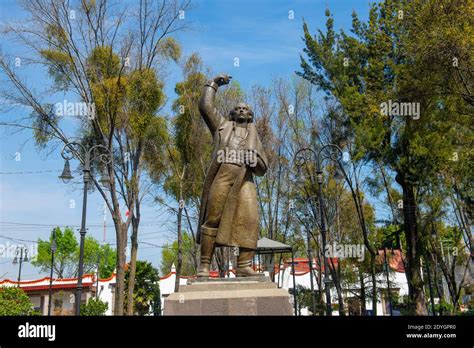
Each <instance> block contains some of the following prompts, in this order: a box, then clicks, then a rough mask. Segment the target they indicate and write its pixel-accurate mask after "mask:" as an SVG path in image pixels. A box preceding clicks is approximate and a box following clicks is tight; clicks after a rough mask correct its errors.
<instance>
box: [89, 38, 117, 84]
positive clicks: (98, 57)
mask: <svg viewBox="0 0 474 348" xmlns="http://www.w3.org/2000/svg"><path fill="white" fill-rule="evenodd" d="M119 72H120V58H119V56H118V55H117V54H116V53H114V52H113V50H112V48H111V47H110V46H98V47H94V49H93V50H92V52H91V54H90V56H89V57H88V58H87V77H88V78H89V79H90V80H91V81H92V82H93V83H97V82H99V81H101V80H107V79H111V78H113V77H117V76H118V74H119Z"/></svg>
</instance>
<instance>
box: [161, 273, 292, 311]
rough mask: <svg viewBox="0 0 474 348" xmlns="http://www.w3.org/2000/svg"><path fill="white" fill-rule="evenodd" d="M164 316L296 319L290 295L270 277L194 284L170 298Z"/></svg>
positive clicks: (182, 288) (183, 287) (220, 279)
mask: <svg viewBox="0 0 474 348" xmlns="http://www.w3.org/2000/svg"><path fill="white" fill-rule="evenodd" d="M164 315H293V308H292V306H291V304H290V296H289V294H288V291H286V290H284V289H278V288H277V285H276V284H275V283H272V282H271V281H270V278H268V277H263V276H262V277H247V278H219V279H212V278H209V279H203V280H201V279H199V280H190V281H188V284H187V285H185V286H180V290H179V292H178V293H173V294H170V295H169V296H168V297H167V298H166V299H165V303H164Z"/></svg>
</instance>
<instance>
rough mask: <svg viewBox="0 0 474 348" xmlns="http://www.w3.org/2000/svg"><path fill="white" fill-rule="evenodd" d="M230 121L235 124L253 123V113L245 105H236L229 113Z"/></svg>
mask: <svg viewBox="0 0 474 348" xmlns="http://www.w3.org/2000/svg"><path fill="white" fill-rule="evenodd" d="M230 119H231V120H233V121H235V122H241V123H243V122H253V111H252V109H250V106H249V105H248V104H246V103H238V104H237V105H236V106H235V107H234V109H233V110H231V112H230Z"/></svg>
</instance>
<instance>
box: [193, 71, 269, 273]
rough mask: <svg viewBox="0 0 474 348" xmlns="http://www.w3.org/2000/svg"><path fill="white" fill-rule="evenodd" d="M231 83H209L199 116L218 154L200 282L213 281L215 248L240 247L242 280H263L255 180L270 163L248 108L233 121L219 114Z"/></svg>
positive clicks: (209, 188) (204, 203)
mask: <svg viewBox="0 0 474 348" xmlns="http://www.w3.org/2000/svg"><path fill="white" fill-rule="evenodd" d="M230 79H231V76H228V75H225V74H221V75H219V76H217V77H216V78H214V79H213V80H211V81H209V82H208V83H207V84H206V86H204V89H203V92H202V95H201V99H200V101H199V111H200V113H201V115H202V117H203V118H204V121H205V122H206V124H207V126H208V128H209V130H210V131H211V134H212V137H213V153H212V157H211V158H212V159H211V164H210V166H209V169H208V171H207V174H206V179H205V181H204V187H203V193H202V200H201V209H200V213H199V225H198V226H199V227H198V234H197V242H198V243H199V244H200V245H201V262H200V265H199V269H198V273H197V276H198V277H208V276H209V269H210V264H211V260H212V255H213V253H214V248H215V247H216V246H228V247H238V248H239V249H238V250H239V254H238V256H237V270H236V275H237V276H238V277H249V276H256V275H259V273H256V272H255V271H254V270H253V269H252V267H251V266H252V258H253V255H254V252H255V249H256V247H257V239H258V227H259V214H258V205H257V192H256V189H255V183H254V181H253V175H257V176H263V175H264V174H265V172H266V171H267V158H266V155H265V152H264V150H263V148H262V144H261V142H260V139H259V137H258V134H257V128H256V127H255V123H254V122H253V121H254V119H253V112H252V110H251V109H250V107H249V105H247V104H245V103H238V104H237V105H236V106H235V107H234V109H233V110H232V111H231V112H230V115H229V117H228V118H226V117H224V116H222V115H220V114H219V113H218V111H217V109H216V108H215V106H214V101H215V97H216V93H217V90H218V89H219V87H221V86H223V85H226V84H228V83H229V82H230Z"/></svg>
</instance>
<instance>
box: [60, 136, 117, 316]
mask: <svg viewBox="0 0 474 348" xmlns="http://www.w3.org/2000/svg"><path fill="white" fill-rule="evenodd" d="M74 147H78V148H79V149H80V150H78V149H75V148H74ZM99 149H100V150H102V153H100V154H95V151H97V150H99ZM81 152H82V153H81ZM61 156H62V157H63V158H64V160H65V161H66V162H65V163H64V170H63V172H62V174H61V175H60V176H59V178H60V179H62V180H63V181H64V182H65V183H67V182H68V181H69V180H71V179H73V176H72V175H71V169H70V166H69V160H70V159H72V158H73V157H75V158H77V159H78V160H79V161H80V162H81V163H82V166H83V167H82V172H83V181H84V190H83V192H84V193H83V200H82V221H81V229H80V231H79V233H80V235H81V241H80V244H79V245H80V246H79V248H80V249H79V271H78V275H77V287H76V302H75V304H76V315H80V314H81V295H82V273H83V271H84V270H83V268H84V242H85V237H86V215H87V189H88V185H89V181H90V179H91V161H93V160H95V159H99V160H101V161H102V162H103V163H104V164H108V163H110V162H111V160H112V158H111V152H110V150H109V149H108V148H107V147H106V146H104V145H101V144H98V145H94V146H92V147H90V148H89V149H86V148H85V147H84V146H83V145H82V144H80V143H77V142H69V143H67V144H66V145H64V148H63V150H62V151H61ZM92 179H93V178H92ZM100 181H101V182H102V183H103V184H108V183H109V182H110V178H109V175H108V171H107V170H106V171H105V174H104V176H103V177H102V179H101V180H100Z"/></svg>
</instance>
